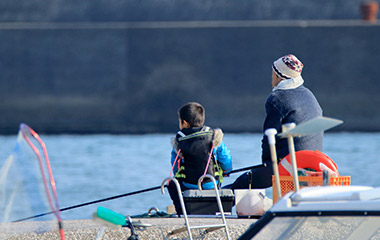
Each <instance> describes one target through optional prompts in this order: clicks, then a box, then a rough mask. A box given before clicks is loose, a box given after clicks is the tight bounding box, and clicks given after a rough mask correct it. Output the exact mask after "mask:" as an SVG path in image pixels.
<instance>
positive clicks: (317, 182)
mask: <svg viewBox="0 0 380 240" xmlns="http://www.w3.org/2000/svg"><path fill="white" fill-rule="evenodd" d="M298 180H299V184H300V188H303V187H311V186H322V185H323V177H322V176H299V177H298ZM272 184H273V204H274V203H275V202H277V201H278V195H277V187H276V185H275V181H274V176H272ZM280 185H281V194H282V196H284V195H285V194H286V193H288V192H290V191H294V180H293V177H292V176H280ZM328 185H334V186H347V185H351V176H340V177H330V179H329V184H328Z"/></svg>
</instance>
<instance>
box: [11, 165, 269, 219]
mask: <svg viewBox="0 0 380 240" xmlns="http://www.w3.org/2000/svg"><path fill="white" fill-rule="evenodd" d="M266 166H267V165H266V163H263V164H260V165H254V166H250V167H245V168H239V169H235V170H232V171H231V172H230V173H229V174H233V173H237V172H242V171H247V170H252V169H256V168H261V167H266ZM164 187H167V185H165V186H164ZM157 189H161V185H160V186H156V187H151V188H146V189H142V190H137V191H133V192H129V193H124V194H120V195H116V196H112V197H108V198H102V199H98V200H94V201H90V202H86V203H81V204H77V205H73V206H70V207H65V208H61V209H59V211H60V212H64V211H67V210H71V209H74V208H80V207H84V206H88V205H92V204H96V203H100V202H106V201H110V200H114V199H117V198H122V197H127V196H131V195H136V194H140V193H144V192H150V191H154V190H157ZM52 213H55V212H46V213H41V214H37V215H34V216H31V217H27V218H22V219H19V220H15V221H12V222H22V221H26V220H30V219H33V218H38V217H42V216H45V215H48V214H52Z"/></svg>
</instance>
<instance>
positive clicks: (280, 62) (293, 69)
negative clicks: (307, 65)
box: [272, 54, 303, 79]
mask: <svg viewBox="0 0 380 240" xmlns="http://www.w3.org/2000/svg"><path fill="white" fill-rule="evenodd" d="M272 69H273V71H275V73H276V74H277V75H278V76H279V77H280V78H282V79H290V78H296V77H299V76H301V72H302V69H303V64H302V62H301V61H300V60H298V58H296V56H294V55H293V54H289V55H286V56H283V57H280V58H279V59H277V60H276V61H274V62H273V64H272Z"/></svg>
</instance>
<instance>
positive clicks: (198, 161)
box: [175, 126, 220, 184]
mask: <svg viewBox="0 0 380 240" xmlns="http://www.w3.org/2000/svg"><path fill="white" fill-rule="evenodd" d="M197 130H198V131H197ZM213 139H214V130H213V129H211V128H210V127H207V126H204V127H203V128H201V129H200V130H199V129H194V128H193V129H192V128H186V129H183V130H182V131H179V132H178V133H177V135H176V141H177V143H178V148H179V149H180V151H181V154H182V156H183V161H180V164H179V165H180V168H179V169H178V172H177V173H176V174H175V177H176V178H177V179H182V180H184V181H185V182H187V183H191V184H198V179H199V178H200V177H201V176H202V175H203V174H204V173H205V169H206V166H207V163H208V159H209V157H210V151H212V147H213V145H212V141H213ZM216 168H218V165H217V164H216V163H215V157H214V155H213V154H211V159H210V162H209V165H208V168H207V170H206V174H210V175H211V176H214V177H215V179H216V180H218V176H219V175H220V173H219V171H218V170H217V171H216ZM209 181H211V180H210V179H207V178H206V179H204V181H203V182H209Z"/></svg>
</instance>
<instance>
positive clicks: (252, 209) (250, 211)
mask: <svg viewBox="0 0 380 240" xmlns="http://www.w3.org/2000/svg"><path fill="white" fill-rule="evenodd" d="M234 192H235V203H236V205H235V206H236V214H237V215H238V216H239V217H249V216H261V215H263V214H264V212H265V211H266V210H268V209H269V208H270V207H271V206H272V203H271V200H270V199H268V198H267V197H266V196H265V190H264V189H249V190H235V191H234Z"/></svg>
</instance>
